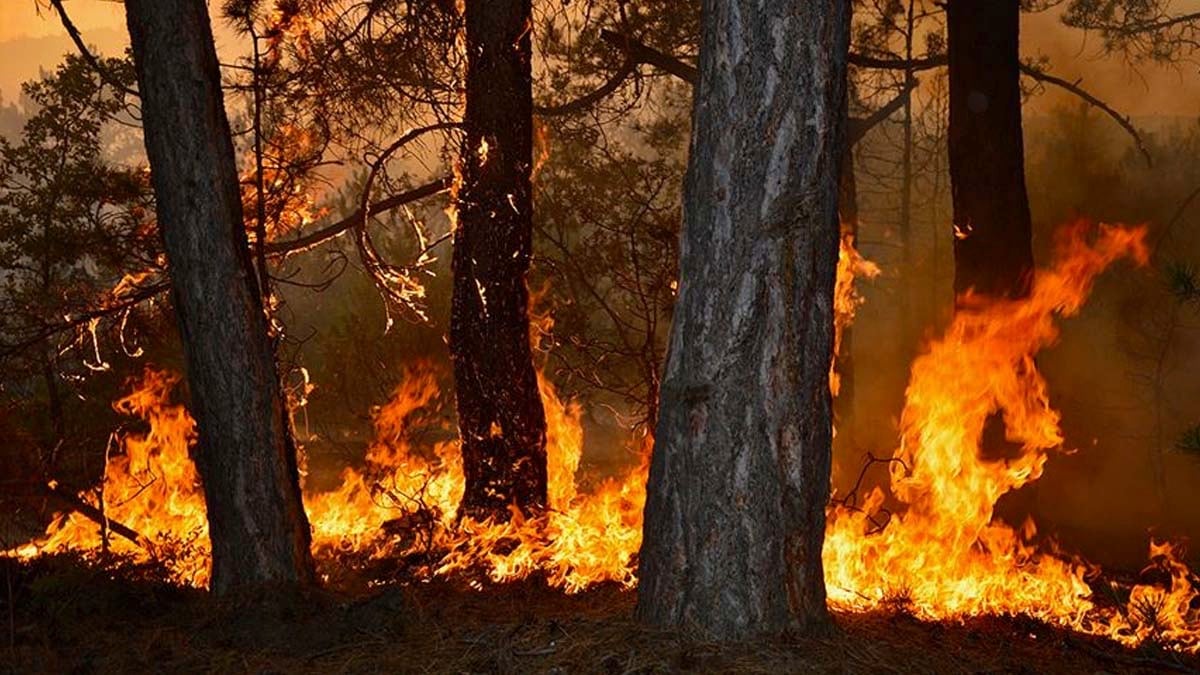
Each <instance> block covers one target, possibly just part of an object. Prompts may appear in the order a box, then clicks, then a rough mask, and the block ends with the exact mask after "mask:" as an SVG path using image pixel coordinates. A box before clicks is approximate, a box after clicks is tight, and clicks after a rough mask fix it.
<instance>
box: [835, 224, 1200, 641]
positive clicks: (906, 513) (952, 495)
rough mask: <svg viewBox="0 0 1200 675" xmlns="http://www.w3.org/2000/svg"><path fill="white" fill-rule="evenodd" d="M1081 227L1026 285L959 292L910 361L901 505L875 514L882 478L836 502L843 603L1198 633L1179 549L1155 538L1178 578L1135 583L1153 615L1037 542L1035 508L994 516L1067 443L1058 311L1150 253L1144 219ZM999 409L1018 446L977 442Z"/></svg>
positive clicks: (896, 466) (1113, 630) (1125, 633)
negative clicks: (1109, 599) (982, 294)
mask: <svg viewBox="0 0 1200 675" xmlns="http://www.w3.org/2000/svg"><path fill="white" fill-rule="evenodd" d="M1085 231H1086V228H1085V226H1084V225H1082V224H1080V225H1077V226H1075V227H1072V228H1069V229H1068V230H1067V232H1066V234H1065V236H1063V237H1062V238H1061V240H1060V242H1059V252H1058V257H1057V263H1056V264H1055V265H1054V267H1053V268H1052V269H1050V270H1046V271H1042V272H1041V273H1039V274H1038V275H1037V276H1036V278H1035V281H1034V285H1033V290H1032V294H1031V296H1030V297H1029V298H1027V299H1024V300H1019V301H991V302H985V301H984V300H982V299H981V298H977V297H968V298H965V299H964V302H963V303H962V304H963V305H964V306H966V307H969V309H966V310H963V311H960V312H959V313H958V314H957V315H956V316H955V318H954V321H953V322H952V323H951V325H950V327H949V328H948V329H947V331H946V334H945V335H944V336H943V337H942V338H941V339H940V340H938V341H936V342H934V343H933V344H932V345H930V346H929V348H928V351H927V352H926V353H925V354H923V355H922V356H920V357H919V358H918V359H917V360H916V361H915V362H914V364H913V367H912V375H911V378H910V381H909V386H908V390H907V393H906V405H905V408H904V412H903V414H902V417H901V441H900V448H899V450H897V451H896V453H895V455H894V459H893V461H892V463H891V464H890V469H891V492H892V494H893V496H894V497H895V498H896V499H897V500H899V501H900V502H901V503H902V504H903V505H904V507H905V508H904V510H903V512H901V513H900V514H899V515H897V516H896V517H894V518H891V519H890V520H889V521H888V522H887V523H886V524H885V525H884V526H883V527H882V528H881V529H880V528H878V527H876V525H875V524H874V523H873V521H872V519H871V516H870V514H872V513H875V512H878V510H879V508H880V507H881V506H882V505H883V503H884V500H885V496H884V493H883V491H882V490H880V489H878V488H877V489H875V490H874V491H873V492H872V493H871V494H870V495H869V496H868V498H867V500H866V504H865V505H864V507H863V508H862V509H861V510H858V509H851V508H846V507H835V508H834V509H832V511H831V514H830V522H829V529H828V532H827V535H826V540H825V554H824V559H825V567H826V586H827V588H828V591H829V597H830V600H831V602H832V603H833V604H834V605H835V606H837V607H839V608H842V609H847V610H865V609H871V608H876V607H879V606H881V605H884V604H886V603H889V602H895V601H898V600H899V601H902V602H903V603H904V604H905V605H907V607H908V608H909V610H910V611H912V612H913V613H914V614H915V615H917V616H919V617H922V618H927V619H959V618H963V617H966V616H971V615H981V614H999V615H1016V614H1023V615H1027V616H1032V617H1035V618H1038V619H1042V620H1045V621H1048V622H1050V623H1054V624H1057V625H1061V626H1065V627H1068V628H1072V629H1075V630H1079V631H1083V632H1088V633H1095V634H1102V635H1108V636H1110V637H1113V638H1114V639H1117V640H1119V641H1121V642H1124V643H1127V644H1136V643H1139V642H1141V641H1142V640H1144V639H1147V638H1149V637H1151V635H1150V633H1151V632H1152V631H1162V630H1164V629H1163V627H1162V624H1163V621H1167V622H1168V624H1169V625H1170V626H1171V627H1172V628H1170V629H1169V630H1170V631H1171V639H1172V640H1173V641H1174V642H1175V645H1176V646H1177V647H1182V648H1185V649H1189V650H1192V649H1195V648H1196V647H1197V642H1196V640H1197V636H1200V616H1198V615H1197V614H1196V612H1195V611H1193V610H1190V609H1188V608H1189V602H1190V600H1191V599H1192V597H1193V595H1194V594H1193V592H1192V591H1191V587H1190V585H1188V582H1187V568H1186V567H1185V566H1183V565H1182V564H1180V563H1178V562H1177V561H1176V560H1175V559H1174V557H1172V553H1173V551H1172V550H1171V549H1169V548H1164V547H1157V548H1155V554H1156V555H1158V556H1160V557H1165V558H1166V559H1167V560H1168V562H1167V563H1166V565H1167V566H1168V568H1169V569H1170V570H1171V571H1172V572H1173V573H1174V574H1173V576H1174V580H1173V582H1172V587H1171V590H1170V591H1164V590H1162V589H1156V588H1150V587H1138V588H1135V589H1134V591H1133V594H1134V597H1135V598H1137V599H1138V601H1140V602H1143V603H1144V602H1150V601H1152V602H1154V603H1155V606H1156V607H1157V606H1159V605H1161V606H1162V609H1161V610H1158V614H1159V615H1158V616H1157V617H1156V618H1155V622H1154V623H1155V625H1154V626H1151V622H1149V621H1147V620H1146V617H1145V616H1142V618H1135V617H1138V616H1139V614H1138V612H1137V611H1135V610H1134V608H1133V607H1132V605H1131V608H1130V609H1121V610H1118V609H1110V608H1102V607H1099V606H1098V605H1097V603H1096V602H1095V601H1094V600H1093V598H1092V591H1091V589H1090V588H1089V586H1088V584H1087V583H1086V581H1085V577H1086V576H1088V575H1089V574H1090V573H1091V572H1093V571H1094V569H1093V568H1092V567H1091V566H1089V565H1088V564H1086V563H1084V562H1082V561H1079V560H1076V559H1069V558H1066V557H1064V556H1062V555H1060V554H1058V553H1057V552H1056V551H1054V550H1049V551H1045V550H1042V549H1040V548H1039V547H1038V546H1037V545H1036V542H1035V540H1034V535H1035V534H1036V528H1035V527H1034V526H1033V523H1032V522H1029V523H1027V524H1026V525H1025V527H1024V528H1022V529H1021V530H1019V531H1018V530H1016V529H1014V528H1012V527H1010V526H1008V525H1006V524H1004V523H1002V522H999V521H994V520H993V510H994V507H995V504H996V501H997V499H999V498H1000V496H1001V495H1003V494H1005V493H1007V492H1009V491H1011V490H1014V489H1016V488H1019V487H1021V486H1023V485H1025V484H1027V483H1029V482H1030V481H1033V480H1036V479H1037V478H1038V477H1040V476H1041V474H1042V470H1043V468H1044V466H1045V463H1046V459H1047V456H1048V455H1047V453H1048V452H1049V451H1051V450H1055V449H1059V448H1061V446H1062V444H1063V438H1062V434H1061V431H1060V429H1059V415H1058V413H1057V412H1056V411H1055V410H1054V409H1053V408H1051V406H1050V402H1049V397H1048V395H1047V391H1046V382H1045V380H1044V379H1043V378H1042V376H1041V374H1040V373H1039V372H1038V369H1037V364H1036V363H1035V361H1034V356H1035V354H1036V353H1037V352H1038V351H1039V350H1041V349H1043V348H1045V347H1047V346H1049V345H1051V344H1053V343H1054V342H1055V340H1056V339H1057V338H1058V328H1057V327H1056V325H1055V317H1056V316H1059V315H1060V316H1071V315H1074V314H1075V313H1077V312H1078V311H1079V309H1080V307H1081V306H1082V304H1083V302H1084V300H1085V299H1086V297H1087V295H1088V293H1089V292H1090V290H1091V287H1092V283H1093V281H1094V280H1095V278H1096V276H1097V275H1098V274H1100V272H1102V271H1103V270H1104V269H1105V268H1106V267H1107V266H1108V265H1109V264H1111V263H1112V262H1114V261H1116V260H1118V259H1120V258H1125V257H1131V258H1133V259H1134V260H1136V261H1137V262H1139V263H1143V264H1144V263H1145V262H1146V260H1147V257H1148V253H1147V249H1146V245H1145V242H1144V235H1145V230H1144V229H1143V228H1137V229H1128V228H1118V227H1109V226H1103V225H1102V226H1100V228H1099V231H1098V235H1097V236H1096V238H1095V241H1094V242H1093V243H1091V244H1089V243H1088V241H1087V239H1086V237H1085ZM997 413H1002V414H1003V420H1004V424H1005V427H1006V429H1007V440H1008V441H1009V442H1010V443H1014V444H1017V445H1019V446H1020V452H1019V454H1018V455H1017V456H1016V457H1015V458H1010V459H1007V460H996V461H989V460H987V459H985V458H984V456H983V455H982V452H981V451H982V450H983V448H981V442H982V438H983V431H984V425H985V423H986V422H987V421H988V418H989V417H990V416H992V415H994V414H997ZM876 530H878V531H876ZM1164 612H1165V613H1164ZM1143 614H1144V613H1143Z"/></svg>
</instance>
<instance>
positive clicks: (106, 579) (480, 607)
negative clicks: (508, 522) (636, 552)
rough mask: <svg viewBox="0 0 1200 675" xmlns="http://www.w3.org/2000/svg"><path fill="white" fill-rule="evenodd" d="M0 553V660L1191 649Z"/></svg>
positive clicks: (967, 659) (429, 668)
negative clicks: (710, 635) (649, 617)
mask: <svg viewBox="0 0 1200 675" xmlns="http://www.w3.org/2000/svg"><path fill="white" fill-rule="evenodd" d="M0 566H4V567H5V569H4V570H3V571H0V608H2V609H3V616H0V623H2V630H0V634H2V636H0V640H2V641H3V642H2V643H0V673H35V672H36V673H41V672H52V673H126V672H170V673H191V672H220V673H239V672H247V673H259V674H266V673H309V672H311V673H342V672H349V673H374V672H383V673H411V672H454V673H535V672H557V673H577V672H581V673H614V674H621V673H658V672H678V671H692V672H705V673H707V672H762V673H779V672H793V673H799V672H803V673H808V672H812V673H1091V674H1099V673H1128V672H1146V673H1151V672H1154V673H1157V672H1170V671H1176V672H1197V673H1200V659H1195V658H1190V657H1182V656H1179V655H1176V654H1173V653H1168V652H1165V651H1162V650H1161V649H1157V648H1154V647H1143V648H1141V649H1138V650H1128V649H1123V648H1121V647H1120V646H1118V645H1116V644H1114V643H1111V642H1108V641H1106V640H1100V639H1095V638H1089V637H1084V636H1079V635H1074V634H1069V633H1066V632H1064V631H1061V630H1058V629H1054V628H1051V627H1048V626H1046V625H1045V624H1041V623H1038V622H1035V621H1032V620H1022V619H995V618H993V619H980V620H975V621H970V622H967V623H965V624H950V623H930V622H922V621H917V620H915V619H913V618H911V617H908V616H907V615H905V614H903V613H899V612H895V613H876V614H855V615H848V614H843V615H838V616H836V622H837V629H836V630H835V631H834V633H833V634H832V635H831V636H829V637H827V638H822V639H797V640H782V639H781V640H770V641H759V642H752V643H738V644H728V643H724V644H723V643H713V642H708V641H704V640H700V639H697V638H695V637H694V636H687V635H681V634H678V633H668V632H661V631H653V630H648V629H646V628H643V627H639V626H638V625H637V624H635V623H634V622H633V620H632V612H633V604H634V595H633V593H631V592H629V591H624V590H621V589H618V588H614V587H609V588H599V589H596V590H592V591H588V592H585V593H580V594H578V595H564V594H562V593H560V592H558V591H553V590H549V589H547V588H546V587H545V586H544V584H541V583H539V582H526V583H520V584H511V585H506V586H501V587H494V588H488V589H486V590H482V591H480V590H471V589H470V588H468V587H466V586H464V585H462V584H455V583H451V582H433V583H424V584H415V585H407V586H398V585H394V586H386V587H380V588H376V589H374V590H373V591H371V592H370V593H359V594H355V595H339V594H335V593H329V592H323V593H321V594H318V595H310V596H307V597H301V598H291V599H279V598H272V600H271V602H269V603H264V602H262V601H261V598H260V599H259V600H258V601H253V602H251V601H246V600H243V601H242V602H239V603H231V602H219V601H215V600H212V599H210V598H209V597H207V595H206V594H204V593H202V592H199V591H195V590H190V589H181V588H178V587H175V586H170V585H167V584H164V583H162V582H158V581H154V580H153V579H152V578H147V577H146V576H145V575H144V574H142V573H140V572H139V570H137V569H136V568H133V569H128V568H127V569H118V570H116V571H114V570H111V569H110V570H108V571H104V570H100V569H96V568H90V567H88V566H85V565H82V564H80V563H79V562H78V561H75V560H72V559H70V558H62V557H56V558H45V559H40V560H37V561H34V562H32V563H24V564H17V563H15V561H13V560H0Z"/></svg>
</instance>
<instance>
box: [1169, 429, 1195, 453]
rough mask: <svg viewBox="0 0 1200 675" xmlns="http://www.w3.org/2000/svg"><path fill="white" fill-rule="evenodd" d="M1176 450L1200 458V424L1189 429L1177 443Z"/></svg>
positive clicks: (1180, 436) (1181, 435)
mask: <svg viewBox="0 0 1200 675" xmlns="http://www.w3.org/2000/svg"><path fill="white" fill-rule="evenodd" d="M1175 449H1176V450H1178V451H1179V452H1184V453H1187V454H1191V455H1196V456H1200V424H1197V425H1196V426H1193V427H1189V428H1188V429H1186V430H1184V432H1183V433H1182V434H1180V435H1179V440H1177V441H1175Z"/></svg>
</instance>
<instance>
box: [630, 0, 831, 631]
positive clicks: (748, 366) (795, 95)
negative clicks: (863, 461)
mask: <svg viewBox="0 0 1200 675" xmlns="http://www.w3.org/2000/svg"><path fill="white" fill-rule="evenodd" d="M702 11H703V14H702V16H703V31H702V37H701V46H700V64H699V68H700V82H699V86H698V87H697V88H696V93H695V109H694V118H693V131H692V147H691V158H690V163H689V168H688V176H687V182H686V186H685V197H684V226H683V242H682V256H681V267H680V282H681V286H680V293H679V300H678V303H677V305H676V311H675V321H674V324H673V326H672V328H671V340H670V346H669V356H668V360H667V367H666V372H665V376H664V379H663V385H662V401H661V413H660V415H661V416H660V420H659V424H658V429H657V435H656V437H655V446H654V456H653V460H652V462H651V467H650V482H649V485H648V488H647V490H648V492H647V501H646V513H645V516H646V517H645V529H644V540H643V544H642V552H641V559H640V560H641V564H640V570H639V580H640V581H639V586H638V609H637V614H638V616H639V617H640V619H641V620H643V621H646V622H648V623H651V624H654V625H659V626H688V627H692V628H695V629H699V630H701V631H703V632H705V633H707V634H708V635H710V636H712V637H715V638H719V639H729V638H733V639H736V638H743V637H748V636H752V635H757V634H763V633H776V632H780V631H784V630H789V629H793V630H801V631H807V630H818V629H821V628H823V627H825V626H826V625H827V624H828V614H827V611H826V607H825V585H824V578H823V570H822V564H821V549H822V542H823V539H824V530H825V506H826V501H827V499H828V496H829V469H830V442H831V435H832V429H831V412H830V407H831V401H830V392H829V363H830V357H831V352H832V349H833V307H832V304H833V288H834V279H835V276H836V266H837V256H838V214H837V189H838V173H839V172H838V166H839V164H840V162H841V161H842V156H843V155H842V151H843V144H844V142H845V139H844V137H843V136H844V115H843V102H844V99H843V97H844V96H845V87H846V59H847V49H848V42H849V23H850V2H849V0H822V1H821V2H808V1H804V0H705V1H704V3H703V10H702Z"/></svg>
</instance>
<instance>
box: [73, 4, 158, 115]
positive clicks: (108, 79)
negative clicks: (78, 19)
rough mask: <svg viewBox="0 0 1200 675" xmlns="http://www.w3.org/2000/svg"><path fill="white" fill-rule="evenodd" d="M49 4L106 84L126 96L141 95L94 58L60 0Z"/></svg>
mask: <svg viewBox="0 0 1200 675" xmlns="http://www.w3.org/2000/svg"><path fill="white" fill-rule="evenodd" d="M50 5H51V6H52V7H54V11H56V12H58V18H59V19H60V20H62V25H63V28H65V29H66V30H67V35H70V36H71V41H72V42H74V43H75V47H76V48H77V49H78V50H79V54H80V55H81V56H83V59H84V60H85V61H87V62H88V65H90V66H91V67H92V70H95V71H96V74H97V75H99V76H100V79H101V80H104V82H105V83H106V84H108V86H110V87H112V88H113V89H116V90H117V91H119V92H122V93H124V94H126V95H127V96H132V97H133V98H135V99H136V98H141V95H140V94H138V93H137V91H135V90H133V89H130V88H129V87H126V86H125V85H124V84H121V82H120V81H119V80H117V78H115V77H113V74H112V73H110V72H108V69H107V68H105V67H104V65H103V64H102V63H100V59H98V58H96V55H95V54H93V53H92V51H91V50H90V49H88V46H87V44H86V43H85V42H84V41H83V35H81V34H80V33H79V29H78V28H76V27H75V23H74V22H73V21H71V17H70V16H68V15H67V9H66V8H65V7H63V4H62V0H50Z"/></svg>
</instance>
